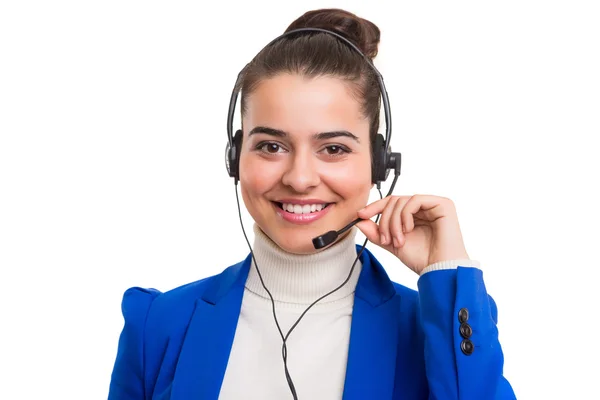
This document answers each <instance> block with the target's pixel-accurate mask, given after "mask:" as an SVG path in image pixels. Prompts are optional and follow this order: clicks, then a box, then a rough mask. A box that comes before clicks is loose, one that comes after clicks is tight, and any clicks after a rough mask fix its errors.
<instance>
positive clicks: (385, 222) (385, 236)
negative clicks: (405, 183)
mask: <svg viewBox="0 0 600 400" xmlns="http://www.w3.org/2000/svg"><path fill="white" fill-rule="evenodd" d="M399 200H400V199H399V198H398V197H392V198H391V199H390V201H388V203H387V204H386V206H385V208H384V209H383V211H382V212H381V219H380V220H379V235H380V236H381V244H384V245H385V244H391V243H392V234H391V232H390V219H391V218H392V213H393V211H394V206H395V205H396V203H398V201H399Z"/></svg>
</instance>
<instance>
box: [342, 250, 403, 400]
mask: <svg viewBox="0 0 600 400" xmlns="http://www.w3.org/2000/svg"><path fill="white" fill-rule="evenodd" d="M357 249H358V247H357ZM364 253H365V254H363V255H361V261H362V265H363V268H362V271H361V275H360V277H359V280H358V283H357V287H356V293H355V297H354V309H353V314H352V325H351V330H350V346H349V350H348V364H347V369H346V380H345V384H344V395H343V399H344V400H364V399H391V398H392V396H393V391H394V377H395V373H396V356H397V349H398V337H399V330H400V315H399V314H400V296H399V295H397V294H396V290H395V288H394V286H393V284H392V282H391V281H390V279H389V278H388V276H387V274H386V272H385V270H384V269H383V267H382V266H381V265H380V264H379V262H378V261H377V260H376V259H375V257H373V255H372V254H371V253H370V252H369V251H368V250H366V249H365V250H364Z"/></svg>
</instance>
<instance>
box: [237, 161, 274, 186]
mask: <svg viewBox="0 0 600 400" xmlns="http://www.w3.org/2000/svg"><path fill="white" fill-rule="evenodd" d="M257 171H260V172H257ZM280 179H281V173H280V171H279V170H278V168H277V167H276V166H275V165H271V166H270V167H269V168H266V167H265V161H264V160H262V159H260V158H259V157H254V156H252V155H250V156H246V157H244V156H243V155H242V158H241V160H240V183H241V185H242V186H243V187H245V189H246V191H248V192H250V193H254V194H262V193H265V192H267V191H268V190H270V189H272V188H273V187H274V186H275V185H276V184H277V182H278V181H279V180H280Z"/></svg>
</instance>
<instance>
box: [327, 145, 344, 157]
mask: <svg viewBox="0 0 600 400" xmlns="http://www.w3.org/2000/svg"><path fill="white" fill-rule="evenodd" d="M325 151H326V152H327V155H329V156H341V155H344V154H345V153H349V151H348V150H347V149H346V148H344V147H342V146H338V145H335V144H334V145H331V146H327V147H326V148H325Z"/></svg>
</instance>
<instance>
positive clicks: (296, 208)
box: [281, 203, 326, 214]
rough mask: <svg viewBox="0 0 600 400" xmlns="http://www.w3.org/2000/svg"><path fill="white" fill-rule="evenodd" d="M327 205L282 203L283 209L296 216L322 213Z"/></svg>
mask: <svg viewBox="0 0 600 400" xmlns="http://www.w3.org/2000/svg"><path fill="white" fill-rule="evenodd" d="M325 206H326V204H304V205H300V204H290V203H281V208H283V209H284V210H286V211H287V212H290V213H294V214H310V213H311V212H315V211H321V210H322V209H324V208H325Z"/></svg>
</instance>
